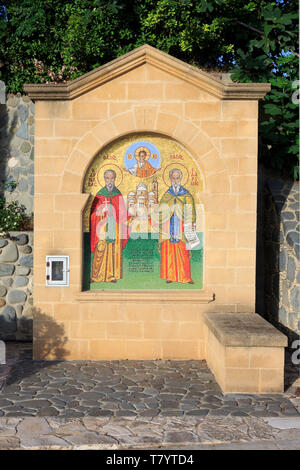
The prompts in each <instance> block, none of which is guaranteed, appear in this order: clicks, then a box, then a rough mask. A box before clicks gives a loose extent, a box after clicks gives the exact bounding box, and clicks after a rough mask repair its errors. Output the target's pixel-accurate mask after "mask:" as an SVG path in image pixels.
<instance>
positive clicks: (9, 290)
mask: <svg viewBox="0 0 300 470" xmlns="http://www.w3.org/2000/svg"><path fill="white" fill-rule="evenodd" d="M32 247H33V233H32V232H10V233H9V234H7V236H6V238H0V339H1V340H31V339H32V305H33V298H32V279H33V268H32V266H33V254H32Z"/></svg>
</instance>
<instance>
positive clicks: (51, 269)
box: [46, 256, 69, 287]
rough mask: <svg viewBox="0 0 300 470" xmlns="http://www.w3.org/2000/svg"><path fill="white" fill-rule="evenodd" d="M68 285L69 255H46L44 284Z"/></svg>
mask: <svg viewBox="0 0 300 470" xmlns="http://www.w3.org/2000/svg"><path fill="white" fill-rule="evenodd" d="M68 285H69V256H46V286H49V287H51V286H68Z"/></svg>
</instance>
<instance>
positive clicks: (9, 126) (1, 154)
mask: <svg viewBox="0 0 300 470" xmlns="http://www.w3.org/2000/svg"><path fill="white" fill-rule="evenodd" d="M17 124H18V111H17V109H16V110H15V112H14V115H13V118H12V121H11V122H10V123H9V115H8V109H7V106H6V104H0V196H3V183H5V182H6V180H7V177H8V171H9V167H8V165H7V163H8V160H9V158H10V148H11V145H10V144H11V140H12V138H13V136H14V131H15V129H16V127H17Z"/></svg>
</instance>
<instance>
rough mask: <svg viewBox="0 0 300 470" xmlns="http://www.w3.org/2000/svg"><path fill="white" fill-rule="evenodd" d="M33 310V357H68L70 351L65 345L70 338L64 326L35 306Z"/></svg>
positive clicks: (47, 358)
mask: <svg viewBox="0 0 300 470" xmlns="http://www.w3.org/2000/svg"><path fill="white" fill-rule="evenodd" d="M33 310H34V311H33V336H34V338H35V341H34V344H33V357H34V358H36V357H38V358H39V359H40V360H43V359H44V360H51V359H54V358H55V359H57V360H64V359H66V357H67V356H68V354H69V353H68V351H67V350H66V349H65V347H64V346H65V344H66V342H67V340H68V338H67V337H66V336H65V329H64V326H63V325H62V324H58V323H56V322H55V320H54V319H53V318H52V317H50V316H49V315H46V314H45V313H43V312H42V311H41V310H40V309H37V308H35V307H34V308H33Z"/></svg>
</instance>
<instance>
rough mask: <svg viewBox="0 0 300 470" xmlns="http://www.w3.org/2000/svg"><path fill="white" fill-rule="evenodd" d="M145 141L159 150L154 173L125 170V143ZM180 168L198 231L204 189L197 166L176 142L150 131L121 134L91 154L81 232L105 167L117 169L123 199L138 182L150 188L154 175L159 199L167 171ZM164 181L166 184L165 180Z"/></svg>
mask: <svg viewBox="0 0 300 470" xmlns="http://www.w3.org/2000/svg"><path fill="white" fill-rule="evenodd" d="M140 140H141V141H144V140H146V141H148V142H151V143H153V144H154V145H155V146H156V147H157V149H158V150H159V152H160V157H161V161H160V168H159V169H158V170H157V171H156V173H155V174H154V175H152V176H149V177H147V178H139V177H137V176H133V175H131V174H130V173H128V172H127V171H125V170H126V168H125V164H124V155H125V152H126V150H127V149H128V147H129V146H130V145H131V144H133V143H134V142H136V141H140ZM172 168H179V169H180V170H182V172H183V179H182V186H184V187H185V188H186V189H187V190H188V191H189V192H190V193H191V194H192V196H193V197H194V201H195V204H197V231H199V232H202V231H203V207H202V206H201V204H202V201H201V192H202V191H203V177H202V174H201V172H200V169H199V167H198V166H197V164H196V163H195V161H194V160H193V158H192V157H191V155H190V154H189V152H188V151H187V150H186V149H184V148H183V147H182V146H181V145H180V144H178V143H177V142H175V141H173V140H171V139H169V138H167V137H163V136H158V135H153V134H150V133H143V134H132V135H130V136H126V137H123V138H120V139H118V140H116V141H114V142H112V143H111V144H110V145H108V146H107V147H105V148H104V149H103V150H101V152H99V154H98V155H97V156H96V157H95V158H94V160H93V162H92V164H91V166H90V167H89V169H88V171H87V174H86V177H85V180H84V188H83V190H84V192H85V193H89V194H91V196H92V197H90V198H89V201H88V203H87V206H86V208H85V210H84V214H83V227H84V232H89V217H90V210H91V205H92V202H93V198H94V196H95V195H96V193H97V192H98V191H99V190H100V189H101V188H102V187H103V186H104V179H103V173H104V171H105V170H108V169H113V170H115V171H116V173H117V178H116V186H117V187H118V189H119V191H121V193H122V195H123V197H124V199H125V201H126V199H127V195H128V193H129V192H131V191H134V192H136V187H137V185H138V184H139V183H145V184H146V185H147V186H148V190H149V191H151V187H152V180H153V176H156V177H157V182H158V200H159V201H160V199H161V197H162V196H163V194H164V193H165V192H166V190H167V189H168V188H169V187H170V184H169V177H168V175H169V171H170V170H171V169H172ZM166 183H167V184H166Z"/></svg>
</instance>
